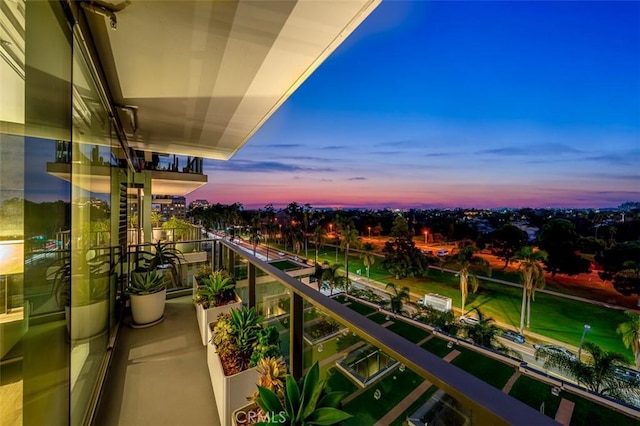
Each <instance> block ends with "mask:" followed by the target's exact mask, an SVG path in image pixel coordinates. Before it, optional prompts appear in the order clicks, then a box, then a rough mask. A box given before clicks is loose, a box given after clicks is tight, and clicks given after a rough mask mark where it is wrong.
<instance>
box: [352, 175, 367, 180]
mask: <svg viewBox="0 0 640 426" xmlns="http://www.w3.org/2000/svg"><path fill="white" fill-rule="evenodd" d="M347 180H367V178H366V177H364V176H356V177H352V178H349V179H347Z"/></svg>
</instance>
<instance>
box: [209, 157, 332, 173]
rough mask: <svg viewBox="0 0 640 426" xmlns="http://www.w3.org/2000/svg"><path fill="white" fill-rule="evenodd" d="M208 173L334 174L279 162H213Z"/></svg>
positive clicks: (322, 168)
mask: <svg viewBox="0 0 640 426" xmlns="http://www.w3.org/2000/svg"><path fill="white" fill-rule="evenodd" d="M206 169H207V171H216V170H224V171H228V172H243V173H282V172H334V171H335V170H334V169H332V168H329V167H302V166H299V165H295V164H287V163H281V162H279V161H248V160H237V161H233V160H232V161H225V162H222V161H215V162H214V161H212V162H210V163H209V164H207V167H206Z"/></svg>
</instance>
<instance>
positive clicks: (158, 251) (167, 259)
mask: <svg viewBox="0 0 640 426" xmlns="http://www.w3.org/2000/svg"><path fill="white" fill-rule="evenodd" d="M137 254H138V255H142V257H141V258H139V259H142V260H141V262H142V264H139V265H138V267H137V268H136V269H146V270H148V271H153V270H154V269H157V268H167V269H168V270H169V271H170V273H171V276H172V278H173V281H174V282H178V267H180V265H182V261H183V260H184V256H183V254H182V252H181V251H180V250H178V249H177V248H175V245H174V244H173V243H162V242H160V241H158V242H157V243H155V244H153V251H147V250H142V251H139V252H137Z"/></svg>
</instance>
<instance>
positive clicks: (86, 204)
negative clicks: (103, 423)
mask: <svg viewBox="0 0 640 426" xmlns="http://www.w3.org/2000/svg"><path fill="white" fill-rule="evenodd" d="M72 123H73V143H72V160H73V161H72V164H71V182H72V186H71V247H70V248H71V250H70V260H71V264H70V267H71V271H70V278H71V301H70V327H69V334H70V340H71V424H81V423H82V422H83V421H84V419H85V417H86V416H87V414H88V411H87V410H88V407H89V404H90V403H91V402H92V398H93V397H94V396H95V394H96V392H97V390H98V389H97V385H98V379H99V375H100V373H101V371H100V370H101V367H102V363H103V360H104V358H105V355H106V349H107V343H108V339H109V330H110V327H109V323H110V322H113V321H110V315H113V313H114V312H113V309H110V306H112V304H113V302H114V301H115V294H114V289H115V277H114V276H113V275H112V274H111V273H110V272H111V269H112V265H113V257H112V251H111V250H110V249H109V246H110V244H111V197H110V193H111V166H110V158H111V144H112V140H111V127H110V122H109V119H108V115H107V112H106V111H105V109H104V107H103V106H102V103H101V102H100V98H99V96H98V91H97V89H96V86H95V84H94V82H93V80H92V77H91V75H90V73H89V70H88V66H87V64H86V61H85V59H84V57H83V55H82V53H81V50H80V48H79V46H78V45H77V43H74V55H73V108H72ZM115 220H117V217H116V218H115Z"/></svg>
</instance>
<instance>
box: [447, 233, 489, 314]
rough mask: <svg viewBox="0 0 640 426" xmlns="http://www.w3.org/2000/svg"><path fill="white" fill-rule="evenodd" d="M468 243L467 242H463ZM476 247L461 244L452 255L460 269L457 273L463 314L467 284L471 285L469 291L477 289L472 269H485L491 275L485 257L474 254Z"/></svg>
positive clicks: (476, 250)
mask: <svg viewBox="0 0 640 426" xmlns="http://www.w3.org/2000/svg"><path fill="white" fill-rule="evenodd" d="M463 244H468V243H463ZM476 252H478V248H477V247H474V246H473V245H470V244H468V245H463V246H462V247H461V248H460V250H459V251H458V255H457V256H455V257H454V259H455V261H456V262H457V263H458V264H459V266H460V269H459V270H458V273H457V274H456V275H458V276H459V277H460V295H461V296H462V312H461V315H464V305H465V303H466V301H467V296H468V295H469V286H471V292H472V293H475V292H476V291H478V285H479V281H478V277H477V276H476V275H475V274H473V273H472V271H474V270H482V271H486V273H487V275H491V267H490V266H489V262H487V260H486V259H484V258H482V257H480V256H476Z"/></svg>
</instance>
